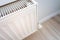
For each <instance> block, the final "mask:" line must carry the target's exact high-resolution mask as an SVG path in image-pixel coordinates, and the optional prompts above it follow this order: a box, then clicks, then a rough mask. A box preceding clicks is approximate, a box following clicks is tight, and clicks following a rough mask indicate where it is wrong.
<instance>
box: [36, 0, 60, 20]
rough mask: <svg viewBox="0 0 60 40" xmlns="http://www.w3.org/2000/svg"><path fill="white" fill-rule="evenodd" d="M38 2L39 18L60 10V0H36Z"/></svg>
mask: <svg viewBox="0 0 60 40" xmlns="http://www.w3.org/2000/svg"><path fill="white" fill-rule="evenodd" d="M36 1H37V2H38V5H39V7H38V9H39V20H40V19H42V18H43V17H45V16H47V15H50V14H52V13H54V12H56V11H58V10H60V0H36Z"/></svg>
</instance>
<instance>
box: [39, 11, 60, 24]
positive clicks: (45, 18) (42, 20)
mask: <svg viewBox="0 0 60 40" xmlns="http://www.w3.org/2000/svg"><path fill="white" fill-rule="evenodd" d="M58 14H60V10H59V11H57V12H54V13H51V14H50V15H48V16H46V17H44V18H42V19H41V20H40V21H39V23H43V22H45V21H47V20H49V19H50V18H52V17H54V16H56V15H58Z"/></svg>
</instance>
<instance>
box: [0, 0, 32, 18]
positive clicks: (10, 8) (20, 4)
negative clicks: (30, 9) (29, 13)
mask: <svg viewBox="0 0 60 40" xmlns="http://www.w3.org/2000/svg"><path fill="white" fill-rule="evenodd" d="M27 3H28V2H27V1H17V2H15V3H12V4H9V5H6V6H4V7H0V17H4V16H6V15H8V14H10V13H12V12H14V11H17V10H20V9H22V8H25V7H27V6H28V5H27ZM30 4H32V2H30Z"/></svg>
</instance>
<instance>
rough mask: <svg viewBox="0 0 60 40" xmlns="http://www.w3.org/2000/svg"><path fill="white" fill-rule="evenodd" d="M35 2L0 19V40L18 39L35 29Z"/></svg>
mask: <svg viewBox="0 0 60 40" xmlns="http://www.w3.org/2000/svg"><path fill="white" fill-rule="evenodd" d="M36 7H37V6H36V4H34V5H32V6H29V7H26V8H25V9H22V10H19V11H16V12H13V13H12V14H10V15H9V16H7V17H5V18H2V20H0V40H20V39H24V38H25V37H27V36H29V35H31V34H32V33H33V32H35V31H37V15H36Z"/></svg>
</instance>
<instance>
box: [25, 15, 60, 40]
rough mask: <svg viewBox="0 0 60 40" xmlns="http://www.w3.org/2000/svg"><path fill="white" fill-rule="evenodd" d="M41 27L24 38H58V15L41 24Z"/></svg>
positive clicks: (56, 39)
mask: <svg viewBox="0 0 60 40" xmlns="http://www.w3.org/2000/svg"><path fill="white" fill-rule="evenodd" d="M41 25H42V28H41V29H39V30H38V31H37V32H35V33H34V34H32V35H30V36H29V37H27V38H25V39H24V40H60V15H58V16H55V17H53V18H51V19H50V20H48V21H46V22H44V23H42V24H41Z"/></svg>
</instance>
